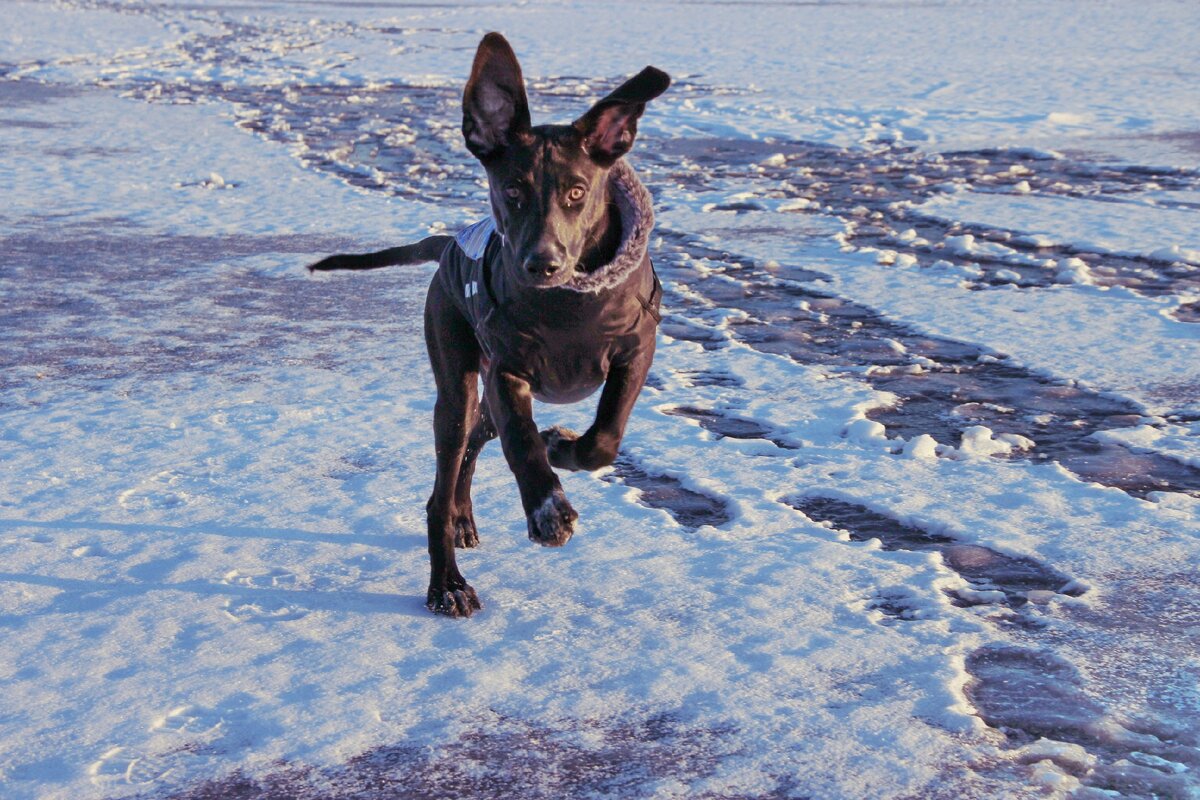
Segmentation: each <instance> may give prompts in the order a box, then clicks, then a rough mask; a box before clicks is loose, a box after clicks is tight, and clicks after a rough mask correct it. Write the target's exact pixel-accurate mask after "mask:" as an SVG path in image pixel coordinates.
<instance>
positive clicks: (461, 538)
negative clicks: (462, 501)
mask: <svg viewBox="0 0 1200 800" xmlns="http://www.w3.org/2000/svg"><path fill="white" fill-rule="evenodd" d="M454 546H455V547H478V546H479V531H477V530H476V529H475V519H474V517H472V516H471V515H470V514H468V515H466V516H463V517H459V518H458V519H456V520H454Z"/></svg>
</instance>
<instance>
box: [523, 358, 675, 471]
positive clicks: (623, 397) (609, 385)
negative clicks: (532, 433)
mask: <svg viewBox="0 0 1200 800" xmlns="http://www.w3.org/2000/svg"><path fill="white" fill-rule="evenodd" d="M653 357H654V346H653V340H651V344H650V346H649V347H648V348H647V349H646V350H645V351H644V352H642V353H639V354H638V355H637V356H636V357H634V358H633V359H632V360H631V361H630V362H629V363H627V364H624V365H622V366H619V367H614V368H613V369H612V370H611V371H610V372H609V373H608V377H607V379H605V381H604V390H603V391H602V392H601V393H600V404H599V405H598V407H597V408H596V419H595V421H594V422H592V425H591V427H589V428H588V429H587V431H585V432H584V433H583V435H582V436H577V435H576V434H575V433H574V432H572V431H568V430H564V429H563V428H550V429H549V430H544V431H542V434H541V435H542V441H543V442H544V443H545V445H546V454H547V456H548V457H549V459H550V464H551V465H552V466H555V467H558V468H559V469H570V470H580V469H582V470H589V471H590V470H594V469H600V468H601V467H607V466H608V465H610V464H612V463H613V460H614V459H616V457H617V449H618V448H619V447H620V446H621V439H622V438H623V437H624V436H625V425H626V424H627V423H628V422H629V415H630V413H632V411H633V404H634V402H635V401H636V400H637V396H638V394H639V393H640V392H641V391H642V385H643V384H644V383H645V382H646V374H647V373H648V372H649V371H650V362H651V360H652V359H653Z"/></svg>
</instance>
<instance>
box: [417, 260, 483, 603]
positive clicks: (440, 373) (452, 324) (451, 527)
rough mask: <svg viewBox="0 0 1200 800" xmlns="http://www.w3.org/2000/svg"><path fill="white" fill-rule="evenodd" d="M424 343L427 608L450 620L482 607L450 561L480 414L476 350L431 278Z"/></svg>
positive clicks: (464, 323)
mask: <svg viewBox="0 0 1200 800" xmlns="http://www.w3.org/2000/svg"><path fill="white" fill-rule="evenodd" d="M425 343H426V346H427V347H428V349H429V361H430V364H431V366H432V367H433V377H434V380H435V382H436V383H437V402H436V403H435V404H434V409H433V436H434V446H435V449H436V452H437V477H436V478H435V480H434V484H433V494H432V495H431V496H430V498H429V503H428V504H427V505H426V512H427V526H428V533H429V562H430V577H429V590H428V592H427V593H426V596H425V605H426V606H428V608H429V609H430V610H431V611H435V612H438V613H441V614H447V615H449V616H452V617H458V616H464V617H469V616H471V614H472V612H474V611H475V610H476V609H479V608H481V607H482V605H481V604H480V602H479V597H478V596H477V595H476V594H475V590H474V589H472V588H471V586H470V585H469V584H468V583H467V581H466V579H465V578H464V577H463V575H462V573H461V572H459V570H458V564H457V562H456V561H455V558H454V540H455V536H456V531H455V519H456V518H457V515H458V511H459V509H458V506H457V499H458V498H457V489H458V485H459V476H460V474H461V472H462V467H463V462H464V459H465V457H466V455H467V446H468V438H469V437H468V430H469V429H468V426H469V425H470V424H471V423H472V421H473V420H474V419H475V417H476V415H477V414H478V413H479V400H478V389H477V386H478V382H479V344H478V343H477V342H476V341H475V334H474V332H472V330H471V326H470V324H469V323H468V322H467V320H466V319H465V318H464V317H463V315H462V313H461V312H459V311H458V309H457V308H455V307H454V304H453V302H452V301H451V299H450V298H449V297H448V296H447V294H446V290H445V289H444V288H443V287H442V282H441V281H440V280H438V279H437V278H434V280H433V283H432V284H431V285H430V287H429V295H428V297H427V299H426V302H425Z"/></svg>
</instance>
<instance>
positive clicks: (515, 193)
mask: <svg viewBox="0 0 1200 800" xmlns="http://www.w3.org/2000/svg"><path fill="white" fill-rule="evenodd" d="M504 196H505V197H507V198H508V199H509V200H520V199H521V187H520V186H517V185H516V184H509V185H508V186H505V187H504Z"/></svg>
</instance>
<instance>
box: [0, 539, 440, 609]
mask: <svg viewBox="0 0 1200 800" xmlns="http://www.w3.org/2000/svg"><path fill="white" fill-rule="evenodd" d="M20 528H25V529H28V528H40V529H43V530H47V531H101V530H103V531H115V532H119V533H130V534H147V533H150V534H168V535H169V534H202V535H207V536H224V537H229V538H234V539H266V540H272V541H291V542H313V543H323V544H338V545H367V546H371V547H380V548H384V549H387V550H397V549H400V548H409V547H414V548H419V549H420V550H423V549H424V545H425V536H424V535H423V533H422V534H417V533H412V534H398V535H394V536H392V535H389V536H383V535H379V534H362V533H345V534H341V533H321V532H317V531H305V530H300V529H294V528H261V527H244V528H243V527H228V526H219V525H210V524H207V523H200V524H196V525H185V526H174V527H173V526H166V525H150V524H140V523H122V522H108V521H103V520H61V521H53V522H46V521H41V520H25V519H0V531H9V530H15V529H20ZM187 560H188V556H179V557H176V558H167V559H164V560H160V561H156V562H151V563H148V564H147V563H143V564H137V565H134V566H133V567H132V568H131V569H130V570H129V574H130V575H131V576H132V578H133V579H131V580H128V581H119V580H117V581H104V580H94V579H80V578H68V577H58V576H54V575H38V574H32V573H16V572H0V583H20V584H26V585H29V586H43V587H48V588H52V589H56V590H58V591H59V592H60V594H58V595H57V596H55V598H54V599H53V601H51V602H50V603H48V604H46V605H45V606H43V607H41V608H39V609H37V610H36V611H31V612H29V613H25V614H15V615H12V614H10V615H0V627H14V626H17V625H20V624H21V622H22V620H25V619H27V618H29V617H31V616H46V615H51V614H71V613H80V612H87V611H94V610H97V609H101V608H104V607H105V606H107V605H109V604H110V603H113V602H115V601H119V600H122V599H125V598H129V597H136V596H140V595H148V594H150V593H151V592H161V591H167V592H187V593H190V594H194V595H198V596H201V597H212V598H215V599H224V600H226V601H227V603H226V606H225V610H226V613H228V614H229V615H230V616H231V617H233V618H234V619H235V620H237V621H241V622H273V621H284V620H288V619H296V618H298V617H299V616H303V615H304V614H306V613H308V612H310V611H333V612H350V613H357V614H364V613H368V614H372V613H386V614H400V615H404V616H412V617H417V616H420V617H421V618H425V616H426V615H427V613H428V612H426V611H425V609H424V606H423V604H422V598H419V597H417V596H415V595H413V596H407V595H406V594H403V593H397V594H390V593H383V592H363V591H348V590H346V589H345V588H329V589H314V588H308V589H305V588H294V589H293V588H280V587H278V586H264V585H259V584H257V583H255V582H253V581H251V582H250V583H247V584H243V583H238V582H231V581H229V580H225V581H222V579H221V578H220V576H216V575H214V576H213V577H212V578H211V579H196V580H185V581H177V582H168V581H164V580H161V578H162V577H163V576H165V575H167V574H169V573H170V572H171V571H173V569H174V568H175V567H176V566H179V565H182V564H184V563H185V562H186V561H187ZM268 574H270V573H268ZM285 610H286V611H285Z"/></svg>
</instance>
